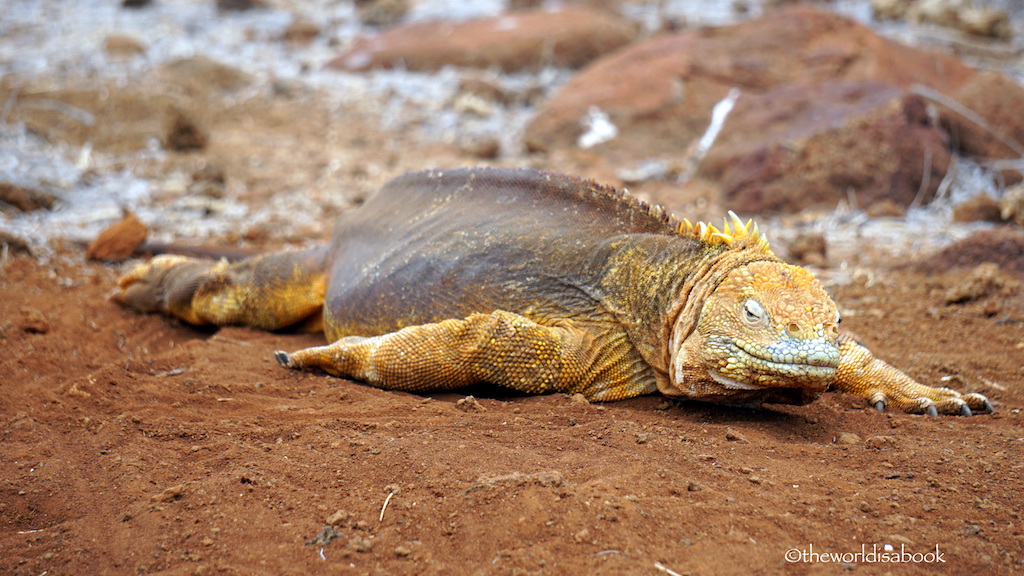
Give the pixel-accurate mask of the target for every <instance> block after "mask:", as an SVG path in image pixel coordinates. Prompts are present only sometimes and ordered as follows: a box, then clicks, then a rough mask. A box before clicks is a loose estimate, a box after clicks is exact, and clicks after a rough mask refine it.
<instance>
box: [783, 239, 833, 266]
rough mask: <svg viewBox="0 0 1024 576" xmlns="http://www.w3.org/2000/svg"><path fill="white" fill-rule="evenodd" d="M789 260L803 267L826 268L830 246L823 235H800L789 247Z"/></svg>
mask: <svg viewBox="0 0 1024 576" xmlns="http://www.w3.org/2000/svg"><path fill="white" fill-rule="evenodd" d="M787 248H788V250H787V252H788V253H789V260H790V261H791V262H793V263H796V264H799V265H801V266H807V265H811V266H824V265H825V263H826V262H827V261H828V259H827V252H828V244H827V243H826V242H825V236H824V235H823V234H800V235H799V236H797V237H796V238H794V239H793V241H792V242H790V243H789V246H788V247H787Z"/></svg>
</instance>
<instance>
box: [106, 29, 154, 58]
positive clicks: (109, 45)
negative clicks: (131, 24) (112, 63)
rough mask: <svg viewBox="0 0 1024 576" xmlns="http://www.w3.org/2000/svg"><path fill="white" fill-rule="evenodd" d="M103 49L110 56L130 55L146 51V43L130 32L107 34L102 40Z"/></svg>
mask: <svg viewBox="0 0 1024 576" xmlns="http://www.w3.org/2000/svg"><path fill="white" fill-rule="evenodd" d="M103 49H104V50H105V51H106V52H107V54H108V55H110V56H115V57H122V58H126V57H131V56H138V55H139V54H145V53H146V43H145V42H143V41H142V40H140V39H138V38H136V37H135V36H132V35H130V34H109V35H107V37H106V38H104V40H103Z"/></svg>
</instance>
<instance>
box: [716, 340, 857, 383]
mask: <svg viewBox="0 0 1024 576" xmlns="http://www.w3.org/2000/svg"><path fill="white" fill-rule="evenodd" d="M717 344H718V346H716V348H718V349H719V350H720V356H719V360H718V365H719V366H718V369H717V370H712V371H711V375H712V377H713V378H714V379H715V380H716V381H718V382H719V383H721V384H723V385H725V386H728V387H730V388H735V389H740V390H753V389H758V388H766V387H781V388H805V387H808V386H809V385H810V386H812V387H818V386H821V387H824V386H826V385H827V383H828V382H829V381H830V380H831V379H832V378H833V376H834V375H835V372H836V368H837V367H838V366H839V348H837V347H836V346H835V344H832V343H830V342H828V341H826V340H824V339H813V340H798V339H794V338H784V339H782V340H779V341H778V342H776V343H773V344H770V345H768V346H761V345H757V344H753V343H749V342H746V341H743V340H727V339H719V340H718V342H717Z"/></svg>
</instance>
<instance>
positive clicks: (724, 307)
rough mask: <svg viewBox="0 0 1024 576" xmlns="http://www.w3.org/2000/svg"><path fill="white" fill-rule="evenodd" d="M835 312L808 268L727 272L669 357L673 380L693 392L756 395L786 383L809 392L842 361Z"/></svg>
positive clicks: (808, 395)
mask: <svg viewBox="0 0 1024 576" xmlns="http://www.w3.org/2000/svg"><path fill="white" fill-rule="evenodd" d="M838 323H839V315H838V313H837V310H836V305H835V303H833V302H832V299H831V298H829V296H828V295H827V294H826V293H825V291H824V290H823V289H822V287H821V285H820V284H819V283H818V281H817V280H816V279H815V278H814V276H813V275H811V273H810V272H808V271H806V270H804V269H803V268H799V267H796V266H791V265H788V264H783V263H780V262H754V263H751V264H747V265H744V266H741V267H739V268H737V269H735V270H733V271H732V272H730V273H729V274H728V275H727V276H726V278H725V279H724V280H723V281H722V282H721V284H719V286H718V287H717V288H716V289H715V291H714V292H713V293H712V294H711V296H710V297H709V298H708V299H707V300H706V301H705V302H704V305H703V309H702V310H701V314H700V319H699V321H698V323H697V327H696V329H695V330H694V331H693V333H691V334H690V335H689V336H688V337H687V338H686V339H685V341H684V342H683V343H682V345H681V346H680V350H678V351H677V352H676V354H675V355H674V357H673V373H672V377H673V384H674V385H675V387H676V388H679V389H680V390H681V391H682V392H683V394H684V395H686V396H690V397H693V398H700V399H707V400H715V401H719V402H730V397H735V400H736V401H737V402H739V403H748V402H757V401H758V397H759V396H764V395H763V394H758V392H764V391H766V390H770V389H778V388H791V389H800V390H802V391H803V392H804V394H802V395H797V396H794V397H799V398H802V399H804V400H802V401H806V400H809V399H813V398H814V397H816V396H817V395H818V394H820V393H821V392H824V391H825V389H827V388H828V386H829V384H830V383H831V382H832V380H833V379H834V377H835V374H836V369H837V368H838V367H839V360H840V354H839V347H838V339H839V328H838Z"/></svg>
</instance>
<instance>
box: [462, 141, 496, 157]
mask: <svg viewBox="0 0 1024 576" xmlns="http://www.w3.org/2000/svg"><path fill="white" fill-rule="evenodd" d="M459 151H460V152H462V153H463V154H465V155H466V156H470V157H473V158H479V159H481V160H494V159H495V158H497V157H498V156H501V142H499V141H498V139H497V138H494V137H493V136H480V137H475V138H467V139H465V140H463V141H462V142H460V143H459Z"/></svg>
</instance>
